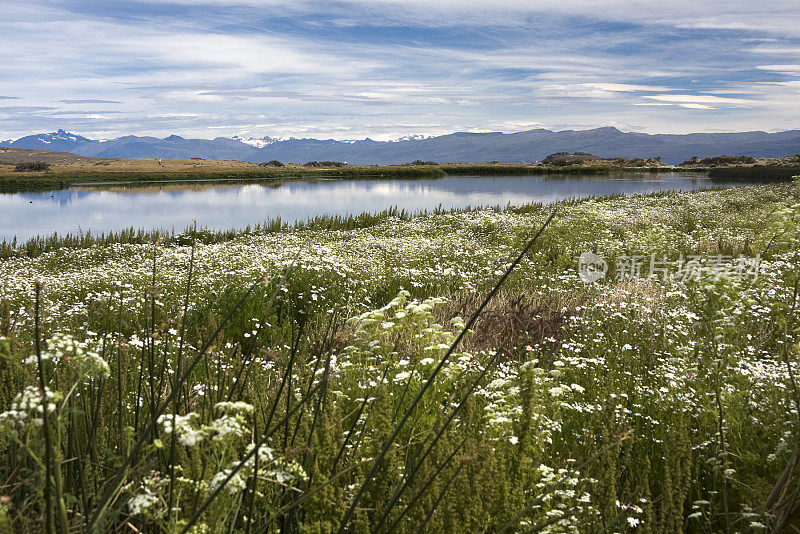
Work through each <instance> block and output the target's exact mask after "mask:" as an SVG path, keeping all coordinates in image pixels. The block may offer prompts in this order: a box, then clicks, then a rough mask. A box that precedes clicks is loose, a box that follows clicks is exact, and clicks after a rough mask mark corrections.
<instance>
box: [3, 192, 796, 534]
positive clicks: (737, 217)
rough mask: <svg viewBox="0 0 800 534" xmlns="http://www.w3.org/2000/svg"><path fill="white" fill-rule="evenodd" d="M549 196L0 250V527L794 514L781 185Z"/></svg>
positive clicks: (520, 526) (790, 281)
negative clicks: (231, 231)
mask: <svg viewBox="0 0 800 534" xmlns="http://www.w3.org/2000/svg"><path fill="white" fill-rule="evenodd" d="M557 208H558V209H557V211H556V215H555V218H553V219H552V221H551V222H550V223H549V224H546V222H547V220H548V217H549V216H550V215H551V214H552V212H553V207H552V206H542V205H531V206H524V207H518V208H509V209H505V210H472V211H463V212H448V213H442V212H440V213H436V214H429V215H425V216H419V217H407V216H401V214H385V216H383V217H378V218H375V219H373V220H370V221H365V222H364V224H355V223H353V224H351V226H350V227H349V229H345V228H347V225H346V224H344V223H342V224H331V225H330V227H329V228H325V227H324V225H322V223H319V224H318V225H316V226H315V225H311V226H308V227H298V228H283V227H282V228H281V229H280V230H279V231H264V232H251V233H248V234H243V235H238V236H228V238H226V239H220V240H216V239H206V238H205V237H204V236H203V234H200V233H197V232H193V231H192V232H187V233H185V234H183V235H181V236H176V237H175V238H174V239H171V240H167V241H164V242H159V241H158V240H156V241H155V242H152V243H140V244H136V243H134V242H131V243H127V244H123V243H108V244H104V243H96V244H94V245H93V246H89V247H87V248H70V247H60V248H59V247H54V248H53V251H52V252H47V253H44V254H40V255H38V256H37V257H34V258H29V257H23V256H20V257H11V258H7V259H5V260H2V263H0V267H2V268H0V410H3V411H2V413H0V451H2V456H0V496H2V498H0V530H2V529H6V530H16V531H48V530H49V531H58V532H70V531H84V530H92V531H95V532H108V531H124V532H137V531H139V532H144V531H147V532H158V531H162V532H220V533H222V532H225V533H228V532H277V531H282V532H289V531H291V532H332V531H335V530H338V531H340V532H370V531H374V532H420V531H431V532H480V531H491V532H530V531H535V532H604V531H608V532H658V533H661V532H677V531H680V530H689V531H694V532H720V531H722V532H724V531H727V532H734V531H737V532H744V531H749V532H762V531H765V530H772V531H775V532H778V531H782V530H787V529H789V528H790V526H791V525H794V526H797V518H796V510H797V507H798V505H800V502H799V501H798V495H797V494H798V489H797V488H798V487H799V486H798V485H799V484H800V473H798V469H797V458H798V455H800V445H799V443H800V440H798V430H800V428H799V427H800V419H799V418H800V412H798V406H800V396H798V389H797V383H796V376H797V373H798V371H800V369H799V368H798V356H800V349H799V348H798V345H797V343H798V336H799V335H800V333H799V332H800V331H798V327H800V325H799V324H798V314H797V312H796V311H797V305H798V302H797V298H798V285H800V252H799V250H800V233H799V230H798V229H800V192H799V191H798V187H797V186H795V185H792V184H782V185H769V186H753V187H749V188H747V189H746V190H739V189H726V190H714V191H700V192H692V193H661V194H656V195H650V196H635V197H630V198H628V197H610V198H602V199H589V200H585V201H571V202H564V203H560V204H558V205H557ZM347 224H350V223H347ZM273 230H274V229H273ZM540 231H541V233H539V232H540ZM537 235H538V237H537ZM146 237H153V236H142V237H141V240H142V241H144V240H145V238H146ZM528 247H529V249H528ZM526 250H527V253H525V251H526ZM588 251H593V252H595V253H597V254H599V255H602V256H603V257H604V258H605V261H606V262H607V265H608V266H609V269H608V272H607V274H606V276H605V277H604V278H601V279H600V280H599V281H598V282H597V283H594V284H584V282H583V281H581V279H580V278H579V276H578V272H576V264H577V262H578V257H579V256H581V254H582V253H584V252H588ZM521 252H522V254H520V253H521ZM740 256H741V257H745V258H750V259H749V260H747V261H746V262H744V263H743V262H741V261H739V259H738V258H739V257H740ZM631 258H633V259H631ZM637 258H638V261H639V264H638V265H639V266H640V267H641V270H637V269H636V268H635V267H636V265H637V264H636V261H637ZM656 260H657V261H658V264H656V265H661V266H662V267H663V265H666V264H667V261H668V260H669V262H671V263H670V264H671V265H675V266H682V270H681V271H680V272H675V271H670V272H666V271H657V272H656V273H653V274H658V276H652V277H649V276H648V274H651V273H650V271H649V269H648V266H649V265H650V263H651V262H656ZM755 262H757V263H755ZM654 264H655V263H654ZM690 265H691V266H692V267H691V269H690V268H689V266H690ZM743 266H746V268H744V269H742V268H743ZM631 267H633V269H631ZM487 297H491V298H487Z"/></svg>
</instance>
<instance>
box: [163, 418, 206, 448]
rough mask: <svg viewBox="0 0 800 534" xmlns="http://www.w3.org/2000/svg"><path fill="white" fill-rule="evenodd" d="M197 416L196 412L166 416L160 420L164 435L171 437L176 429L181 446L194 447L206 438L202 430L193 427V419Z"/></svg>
mask: <svg viewBox="0 0 800 534" xmlns="http://www.w3.org/2000/svg"><path fill="white" fill-rule="evenodd" d="M196 415H197V414H195V413H194V412H191V413H188V414H186V415H173V414H164V415H162V416H160V417H159V418H158V423H159V424H160V425H163V427H164V434H167V435H170V434H172V432H173V429H174V430H175V433H176V435H177V436H178V442H179V443H180V444H181V445H183V446H184V447H194V446H195V445H197V444H198V443H200V442H201V441H203V439H204V438H205V432H203V430H202V429H196V428H194V427H193V426H192V419H194V418H195V417H196Z"/></svg>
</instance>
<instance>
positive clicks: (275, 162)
mask: <svg viewBox="0 0 800 534" xmlns="http://www.w3.org/2000/svg"><path fill="white" fill-rule="evenodd" d="M258 166H259V167H283V163H281V162H280V161H278V160H277V159H273V160H272V161H265V162H263V163H259V164H258Z"/></svg>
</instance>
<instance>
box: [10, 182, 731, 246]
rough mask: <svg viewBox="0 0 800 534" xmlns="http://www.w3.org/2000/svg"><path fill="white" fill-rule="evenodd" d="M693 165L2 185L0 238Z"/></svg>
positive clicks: (584, 191)
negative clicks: (592, 171) (268, 180)
mask: <svg viewBox="0 0 800 534" xmlns="http://www.w3.org/2000/svg"><path fill="white" fill-rule="evenodd" d="M712 185H718V184H713V183H712V182H711V181H710V180H709V179H708V178H707V177H705V176H703V175H698V174H697V173H678V172H675V173H660V174H642V173H626V174H614V175H611V176H597V175H591V176H581V175H569V176H558V177H553V176H548V177H544V176H448V177H445V178H438V179H429V180H348V181H335V180H329V181H315V182H299V181H298V182H287V183H282V184H263V183H260V184H256V183H244V184H243V183H241V182H239V183H228V184H220V183H209V182H206V183H202V182H194V183H183V184H174V183H172V184H167V183H161V184H159V183H153V184H149V185H146V186H142V185H114V186H97V185H94V186H77V187H72V188H70V189H63V190H58V191H49V192H46V193H7V194H0V241H2V240H7V241H10V240H12V239H13V238H14V237H15V236H16V238H17V240H18V241H24V240H26V239H29V238H31V237H35V236H37V235H49V234H53V233H54V232H57V233H59V234H67V233H77V232H86V231H91V232H92V233H94V234H99V233H102V232H109V231H116V230H121V229H124V228H130V227H135V228H146V229H154V228H157V229H162V230H172V229H175V230H179V231H180V230H183V229H185V228H187V227H188V226H190V225H191V224H192V221H193V220H196V221H197V225H198V227H207V228H213V229H229V228H244V227H245V226H247V225H248V224H251V225H254V224H256V223H259V222H263V221H266V220H269V219H274V218H277V217H280V218H281V219H283V220H284V221H287V222H293V221H298V220H303V219H306V218H309V217H314V216H316V215H344V214H357V213H363V212H378V211H382V210H385V209H387V208H390V207H393V206H396V207H398V208H400V209H405V210H407V211H418V210H430V209H434V208H436V207H438V206H441V207H443V208H456V207H466V206H473V207H475V206H496V205H506V204H509V203H510V204H514V205H519V204H526V203H530V202H544V203H549V202H555V201H557V200H561V199H565V198H572V197H587V196H591V195H597V196H602V195H610V194H615V193H622V194H626V195H631V194H636V193H651V192H655V191H662V190H684V191H686V190H692V189H702V188H707V187H711V186H712Z"/></svg>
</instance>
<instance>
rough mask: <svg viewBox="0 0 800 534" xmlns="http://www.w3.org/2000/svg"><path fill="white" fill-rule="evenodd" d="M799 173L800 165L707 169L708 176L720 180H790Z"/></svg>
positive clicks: (749, 181) (747, 181)
mask: <svg viewBox="0 0 800 534" xmlns="http://www.w3.org/2000/svg"><path fill="white" fill-rule="evenodd" d="M799 175H800V166H778V165H764V166H753V167H720V168H717V169H710V170H709V177H710V178H711V179H712V180H714V181H720V182H745V183H754V182H764V183H769V182H790V181H791V180H792V177H793V176H799Z"/></svg>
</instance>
